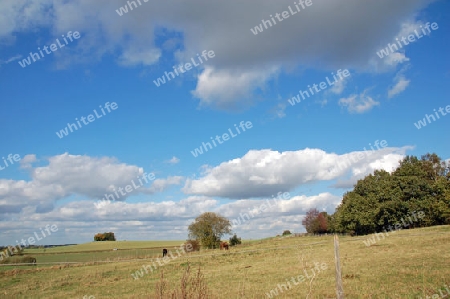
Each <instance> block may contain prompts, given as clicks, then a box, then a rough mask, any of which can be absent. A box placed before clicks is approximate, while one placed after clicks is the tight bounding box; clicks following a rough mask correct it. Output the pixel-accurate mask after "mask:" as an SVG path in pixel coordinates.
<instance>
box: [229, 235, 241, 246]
mask: <svg viewBox="0 0 450 299" xmlns="http://www.w3.org/2000/svg"><path fill="white" fill-rule="evenodd" d="M241 243H242V241H241V238H238V237H237V236H236V234H234V235H233V236H232V237H231V238H230V246H235V245H239V244H241Z"/></svg>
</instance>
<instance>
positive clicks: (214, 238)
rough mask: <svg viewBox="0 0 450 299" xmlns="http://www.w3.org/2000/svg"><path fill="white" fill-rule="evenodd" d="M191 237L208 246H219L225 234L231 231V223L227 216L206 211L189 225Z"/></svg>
mask: <svg viewBox="0 0 450 299" xmlns="http://www.w3.org/2000/svg"><path fill="white" fill-rule="evenodd" d="M188 231H189V238H190V239H195V240H199V241H200V243H201V244H202V246H204V247H206V248H210V249H211V248H219V245H220V239H221V237H222V236H223V235H224V234H230V233H231V223H230V220H228V219H227V218H225V217H222V216H220V215H219V214H216V213H213V212H205V213H203V214H201V215H200V216H198V217H197V218H195V221H194V222H193V223H191V224H190V225H189V227H188Z"/></svg>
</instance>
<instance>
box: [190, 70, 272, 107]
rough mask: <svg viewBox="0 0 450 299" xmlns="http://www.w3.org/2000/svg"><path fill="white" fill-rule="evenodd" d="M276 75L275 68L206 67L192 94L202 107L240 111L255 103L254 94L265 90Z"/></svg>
mask: <svg viewBox="0 0 450 299" xmlns="http://www.w3.org/2000/svg"><path fill="white" fill-rule="evenodd" d="M276 73H277V69H275V68H272V69H257V70H251V71H247V70H244V69H236V70H216V69H214V68H212V67H206V68H205V70H204V71H203V72H202V73H201V74H200V75H199V76H198V83H197V87H196V89H195V90H194V91H193V92H192V94H193V95H194V96H195V97H196V98H198V99H200V106H215V107H217V108H220V109H223V110H239V109H242V108H247V107H249V106H250V105H251V104H252V103H253V100H252V93H253V92H254V91H255V90H256V89H257V88H263V87H264V85H265V83H266V81H267V80H268V79H269V78H271V77H273V76H275V75H276Z"/></svg>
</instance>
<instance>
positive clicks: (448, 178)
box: [332, 154, 450, 235]
mask: <svg viewBox="0 0 450 299" xmlns="http://www.w3.org/2000/svg"><path fill="white" fill-rule="evenodd" d="M418 211H422V212H423V213H424V215H425V216H424V217H422V218H420V219H415V220H414V221H411V223H409V224H408V225H404V228H414V227H425V226H431V225H441V224H450V164H449V163H446V162H445V161H443V160H441V158H439V157H438V156H437V155H436V154H426V155H423V156H422V157H421V158H420V159H419V158H417V157H415V156H406V157H405V158H403V160H401V161H399V166H398V167H397V168H396V169H395V170H394V171H393V172H392V173H389V172H386V171H384V170H375V171H374V173H373V174H369V175H368V176H366V177H365V178H364V179H362V180H359V181H358V182H357V183H356V185H355V187H354V189H353V191H350V192H347V193H346V194H345V195H344V198H343V200H342V203H341V204H340V205H339V207H338V208H337V209H336V212H335V213H334V215H333V217H332V219H333V230H334V231H335V232H350V231H354V232H355V233H356V234H358V235H361V234H369V233H374V232H381V231H383V230H384V229H386V228H387V227H390V226H395V224H398V223H400V222H401V220H403V219H407V218H408V217H409V216H411V215H412V214H413V213H415V212H418Z"/></svg>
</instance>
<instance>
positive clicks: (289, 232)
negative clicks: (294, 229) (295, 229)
mask: <svg viewBox="0 0 450 299" xmlns="http://www.w3.org/2000/svg"><path fill="white" fill-rule="evenodd" d="M290 234H291V231H290V230H285V231H284V232H283V236H287V235H290Z"/></svg>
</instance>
